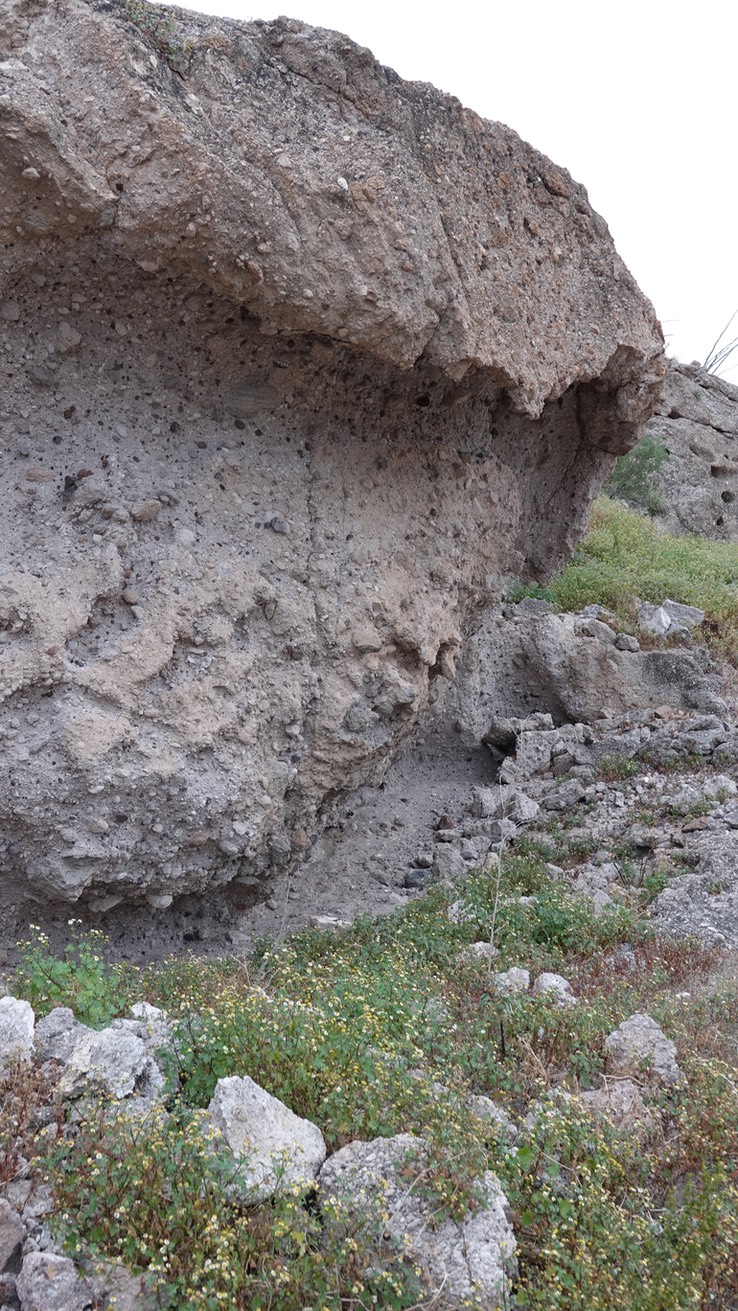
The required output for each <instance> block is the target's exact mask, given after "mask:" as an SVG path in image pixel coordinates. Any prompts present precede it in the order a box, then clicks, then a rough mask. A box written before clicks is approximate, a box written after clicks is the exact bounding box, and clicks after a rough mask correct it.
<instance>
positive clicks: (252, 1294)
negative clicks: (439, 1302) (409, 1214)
mask: <svg viewBox="0 0 738 1311" xmlns="http://www.w3.org/2000/svg"><path fill="white" fill-rule="evenodd" d="M47 1168H48V1171H49V1178H50V1182H51V1184H52V1187H53V1190H54V1196H55V1198H56V1203H57V1208H58V1211H57V1217H56V1225H55V1227H56V1230H57V1232H58V1233H60V1235H61V1237H62V1239H63V1240H64V1242H65V1245H66V1247H67V1250H70V1251H72V1252H76V1251H79V1250H80V1249H81V1248H82V1247H83V1246H84V1247H85V1248H86V1249H87V1250H88V1251H89V1252H91V1254H93V1255H95V1256H102V1257H107V1258H108V1259H113V1260H118V1261H121V1262H123V1263H124V1264H125V1265H126V1266H127V1267H128V1268H129V1269H133V1270H139V1271H143V1272H144V1273H145V1275H146V1277H147V1280H148V1281H149V1282H150V1283H151V1285H152V1286H153V1287H154V1288H155V1290H156V1306H157V1307H159V1308H161V1311H216V1308H218V1307H222V1306H226V1307H228V1308H229V1311H306V1309H307V1308H315V1311H317V1309H318V1308H320V1309H321V1311H346V1309H348V1311H352V1309H353V1311H360V1308H363V1307H370V1306H382V1307H388V1308H392V1309H393V1311H400V1308H403V1307H409V1306H412V1305H413V1304H415V1305H417V1302H418V1294H419V1293H420V1292H421V1288H420V1284H419V1280H418V1276H417V1273H416V1271H415V1270H414V1268H413V1267H412V1266H411V1265H410V1263H409V1262H408V1261H407V1260H404V1259H403V1258H402V1256H401V1254H400V1253H399V1252H393V1251H392V1250H391V1249H390V1248H389V1247H387V1246H385V1249H383V1253H382V1259H381V1261H380V1260H378V1259H377V1253H376V1248H375V1247H374V1244H373V1238H374V1235H375V1234H376V1232H377V1230H378V1229H381V1219H380V1217H379V1216H378V1215H377V1214H374V1213H373V1211H372V1210H371V1208H367V1209H366V1210H365V1211H362V1210H361V1209H360V1208H358V1207H352V1208H351V1209H350V1211H349V1210H348V1209H347V1208H346V1206H342V1205H341V1204H340V1203H337V1202H333V1201H332V1200H331V1199H330V1198H325V1199H323V1200H322V1204H321V1206H320V1208H318V1207H317V1206H315V1205H313V1206H311V1207H310V1206H306V1205H305V1202H304V1198H303V1197H302V1196H301V1194H300V1192H299V1191H298V1190H283V1191H281V1192H279V1193H278V1194H276V1195H275V1196H274V1197H273V1198H272V1199H270V1201H269V1202H267V1203H265V1204H263V1205H261V1206H252V1207H248V1206H246V1205H244V1204H242V1203H240V1202H239V1201H238V1200H236V1199H234V1198H233V1197H232V1196H231V1195H229V1193H228V1191H227V1190H228V1185H229V1184H230V1183H232V1182H233V1180H234V1178H235V1171H234V1167H233V1164H232V1162H230V1163H229V1161H228V1160H227V1159H226V1157H224V1156H222V1155H221V1154H220V1153H219V1150H218V1143H217V1140H215V1139H214V1138H213V1135H212V1133H210V1134H209V1133H208V1131H207V1127H206V1126H205V1125H204V1124H203V1121H202V1116H198V1115H192V1114H189V1115H186V1114H185V1115H181V1114H175V1115H167V1114H166V1113H165V1112H164V1111H162V1110H159V1111H157V1110H153V1111H151V1112H150V1113H149V1115H148V1116H147V1117H146V1118H145V1119H144V1120H140V1119H131V1117H130V1116H128V1115H126V1114H124V1113H121V1112H102V1111H101V1113H100V1115H99V1117H98V1118H97V1120H93V1121H90V1122H87V1123H84V1124H82V1125H81V1126H80V1128H79V1132H78V1133H77V1134H76V1135H75V1137H74V1138H72V1139H71V1140H67V1141H64V1142H63V1143H62V1144H61V1146H59V1147H57V1148H56V1149H55V1150H53V1151H52V1153H51V1155H50V1159H49V1161H48V1163H47Z"/></svg>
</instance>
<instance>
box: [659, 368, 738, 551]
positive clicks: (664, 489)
mask: <svg viewBox="0 0 738 1311" xmlns="http://www.w3.org/2000/svg"><path fill="white" fill-rule="evenodd" d="M648 430H649V433H651V434H652V435H653V436H654V437H658V438H660V440H661V442H662V444H663V446H664V448H665V450H666V451H667V452H668V459H666V460H665V461H664V463H663V464H662V466H661V468H660V469H659V471H658V473H657V474H656V475H655V477H654V484H655V487H656V488H657V490H658V491H660V492H661V495H662V500H663V509H662V510H661V511H660V512H659V516H658V517H659V522H660V524H662V526H663V527H664V528H665V529H666V531H667V532H672V533H696V534H697V536H699V537H711V538H713V539H714V540H717V541H729V542H735V541H738V387H736V386H735V385H734V384H733V383H731V382H728V380H727V379H726V378H718V377H716V376H715V375H714V374H712V373H708V372H707V370H706V369H704V368H702V367H701V366H700V365H699V364H697V363H694V364H679V363H677V361H676V360H671V361H670V366H669V371H668V373H667V376H666V381H665V385H664V397H663V401H662V403H661V405H660V406H659V410H658V413H657V414H655V415H654V417H653V419H652V420H651V422H650V423H649V425H648Z"/></svg>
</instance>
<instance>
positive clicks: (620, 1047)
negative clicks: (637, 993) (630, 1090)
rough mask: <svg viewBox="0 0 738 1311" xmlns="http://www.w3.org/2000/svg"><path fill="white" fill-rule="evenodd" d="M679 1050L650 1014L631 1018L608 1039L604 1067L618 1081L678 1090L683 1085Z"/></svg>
mask: <svg viewBox="0 0 738 1311" xmlns="http://www.w3.org/2000/svg"><path fill="white" fill-rule="evenodd" d="M676 1050H677V1049H676V1045H675V1044H674V1043H673V1042H671V1040H670V1039H669V1038H667V1037H666V1035H665V1034H664V1032H663V1031H662V1030H661V1029H660V1028H659V1026H658V1024H657V1023H656V1021H655V1020H654V1019H652V1018H651V1016H650V1015H641V1014H637V1015H631V1016H630V1017H629V1018H628V1019H627V1020H623V1022H622V1024H620V1025H618V1027H617V1029H615V1031H614V1033H611V1034H610V1035H609V1037H607V1038H606V1039H605V1053H606V1059H605V1068H606V1071H607V1073H608V1074H610V1075H613V1076H614V1077H616V1078H619V1079H633V1080H634V1081H635V1082H636V1083H639V1084H646V1085H648V1086H650V1087H656V1088H675V1087H678V1086H679V1085H680V1084H682V1083H683V1082H684V1075H683V1074H682V1072H681V1070H680V1069H679V1066H678V1065H677V1062H676Z"/></svg>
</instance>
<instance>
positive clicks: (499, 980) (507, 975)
mask: <svg viewBox="0 0 738 1311" xmlns="http://www.w3.org/2000/svg"><path fill="white" fill-rule="evenodd" d="M492 986H493V987H494V990H495V992H504V993H511V994H512V993H516V992H527V991H528V989H529V988H530V972H529V971H528V970H523V969H520V967H519V966H517V965H512V966H511V967H510V969H509V970H501V971H500V972H499V973H497V974H493V975H492Z"/></svg>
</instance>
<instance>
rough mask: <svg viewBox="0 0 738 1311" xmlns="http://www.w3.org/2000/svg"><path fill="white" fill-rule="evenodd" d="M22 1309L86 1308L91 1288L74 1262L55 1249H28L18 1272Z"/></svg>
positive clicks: (84, 1310)
mask: <svg viewBox="0 0 738 1311" xmlns="http://www.w3.org/2000/svg"><path fill="white" fill-rule="evenodd" d="M18 1297H19V1298H20V1306H21V1311H88V1308H89V1307H90V1305H91V1302H92V1297H91V1289H90V1286H89V1284H88V1283H87V1281H86V1280H84V1279H82V1278H81V1277H80V1275H79V1274H78V1273H77V1270H76V1268H75V1265H74V1262H73V1261H70V1260H69V1258H68V1257H66V1256H59V1255H57V1253H55V1252H29V1253H28V1255H27V1256H24V1258H23V1265H22V1267H21V1272H20V1274H19V1276H18Z"/></svg>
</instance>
